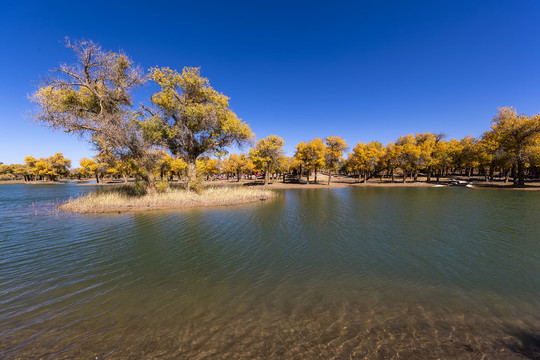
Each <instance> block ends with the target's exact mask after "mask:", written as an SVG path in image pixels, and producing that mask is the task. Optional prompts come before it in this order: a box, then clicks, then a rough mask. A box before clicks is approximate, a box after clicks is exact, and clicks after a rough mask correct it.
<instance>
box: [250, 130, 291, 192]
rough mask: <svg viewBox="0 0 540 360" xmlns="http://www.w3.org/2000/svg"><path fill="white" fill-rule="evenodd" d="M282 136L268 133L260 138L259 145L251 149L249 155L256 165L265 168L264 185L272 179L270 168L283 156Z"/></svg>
mask: <svg viewBox="0 0 540 360" xmlns="http://www.w3.org/2000/svg"><path fill="white" fill-rule="evenodd" d="M283 144H284V141H283V139H282V138H280V137H279V136H276V135H268V136H267V137H266V138H264V139H261V140H259V142H258V143H257V145H256V146H255V147H254V148H253V149H251V150H250V151H249V156H250V157H251V161H253V164H254V165H255V167H258V168H260V169H264V185H268V181H269V179H270V169H271V168H272V167H273V166H274V165H275V164H276V163H277V162H278V161H279V159H280V158H281V156H283Z"/></svg>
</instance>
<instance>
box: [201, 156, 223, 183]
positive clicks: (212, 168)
mask: <svg viewBox="0 0 540 360" xmlns="http://www.w3.org/2000/svg"><path fill="white" fill-rule="evenodd" d="M219 171H220V168H219V162H218V161H217V160H216V159H207V160H206V161H205V163H204V174H205V175H206V177H207V180H209V179H210V178H213V177H214V176H216V175H217V174H219Z"/></svg>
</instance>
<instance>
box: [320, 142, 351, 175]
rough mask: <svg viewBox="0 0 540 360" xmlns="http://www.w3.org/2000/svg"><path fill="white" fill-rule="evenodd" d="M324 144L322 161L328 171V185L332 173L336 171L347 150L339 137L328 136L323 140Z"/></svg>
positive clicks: (345, 144)
mask: <svg viewBox="0 0 540 360" xmlns="http://www.w3.org/2000/svg"><path fill="white" fill-rule="evenodd" d="M325 142H326V150H325V153H324V160H325V166H326V169H327V170H328V185H330V182H331V179H332V171H334V170H336V169H337V167H338V164H339V161H340V160H341V156H342V155H343V152H344V151H345V150H346V149H347V143H346V142H345V140H343V139H342V138H341V137H339V136H329V137H327V138H326V139H325Z"/></svg>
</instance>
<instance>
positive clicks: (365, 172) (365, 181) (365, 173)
mask: <svg viewBox="0 0 540 360" xmlns="http://www.w3.org/2000/svg"><path fill="white" fill-rule="evenodd" d="M364 184H367V171H364Z"/></svg>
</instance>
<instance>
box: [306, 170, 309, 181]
mask: <svg viewBox="0 0 540 360" xmlns="http://www.w3.org/2000/svg"><path fill="white" fill-rule="evenodd" d="M306 185H309V170H308V169H306Z"/></svg>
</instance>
